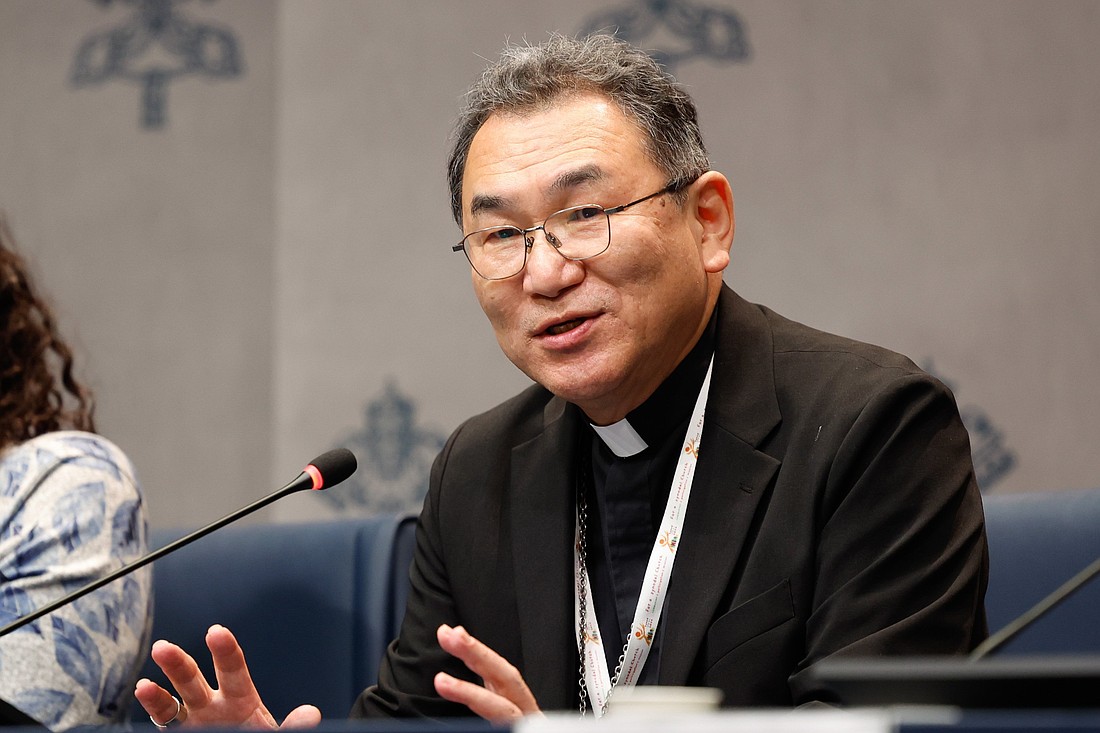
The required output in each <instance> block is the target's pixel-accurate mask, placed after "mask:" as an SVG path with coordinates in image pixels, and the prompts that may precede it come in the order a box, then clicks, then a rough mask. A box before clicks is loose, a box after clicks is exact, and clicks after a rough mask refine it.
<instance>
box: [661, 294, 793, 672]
mask: <svg viewBox="0 0 1100 733" xmlns="http://www.w3.org/2000/svg"><path fill="white" fill-rule="evenodd" d="M718 307H719V309H720V310H719V314H718V340H717V348H716V353H715V363H714V375H713V377H712V386H711V392H710V397H709V399H708V400H707V413H706V422H705V424H704V428H703V430H704V432H703V437H702V440H701V444H700V450H699V465H698V466H697V467H696V472H695V482H694V484H693V486H692V490H691V500H690V502H689V503H688V509H687V515H686V516H685V519H684V530H683V536H682V537H681V539H680V542H679V544H678V545H677V550H676V551H677V557H676V565H675V567H674V568H673V572H672V579H671V581H670V582H669V592H668V602H667V606H666V608H665V610H664V613H663V615H662V619H663V620H662V624H663V625H664V627H665V628H664V631H663V632H662V641H661V667H660V671H659V675H658V676H659V681H660V683H661V684H665V685H684V684H687V683H688V676H689V674H690V673H691V668H692V665H693V664H694V662H695V658H696V657H697V656H698V653H699V649H700V647H701V645H702V642H703V638H704V636H705V634H706V632H707V629H708V628H709V626H710V623H711V620H712V619H713V617H714V615H715V612H716V610H717V607H718V603H719V601H720V600H721V598H722V596H723V594H724V593H725V591H726V589H727V588H728V586H729V584H730V582H731V578H732V575H733V573H734V569H735V568H736V567H737V564H738V561H739V560H740V558H741V555H742V552H743V551H744V548H745V542H746V539H747V538H748V536H749V528H750V526H751V524H752V521H753V515H754V513H755V512H756V509H757V506H758V505H759V503H760V498H761V496H762V495H763V494H764V492H765V491H766V489H767V487H768V485H769V484H770V483H771V481H772V478H773V477H774V476H775V474H776V472H777V471H778V469H779V466H780V463H779V461H777V460H776V459H774V458H772V457H771V456H768V455H766V454H765V453H763V452H761V451H758V450H756V446H758V445H759V444H760V443H761V441H763V439H764V438H765V437H766V436H767V435H768V434H769V433H770V432H771V431H772V430H773V429H774V428H775V426H776V425H778V424H779V421H780V413H779V405H778V400H777V397H776V394H775V380H774V374H773V371H772V358H773V351H772V341H771V331H770V329H769V328H768V325H767V323H766V322H765V319H764V316H763V314H762V313H761V312H760V311H759V309H757V308H756V307H754V306H752V305H750V304H748V303H746V302H745V301H743V300H742V299H741V298H740V297H739V296H737V295H736V294H735V293H734V292H733V291H732V290H729V289H728V288H724V289H723V292H722V295H721V297H720V299H719V305H718Z"/></svg>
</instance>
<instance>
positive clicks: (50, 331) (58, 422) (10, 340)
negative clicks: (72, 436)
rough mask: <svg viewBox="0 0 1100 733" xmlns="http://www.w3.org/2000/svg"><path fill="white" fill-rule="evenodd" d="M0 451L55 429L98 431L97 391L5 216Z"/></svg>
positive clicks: (0, 259) (1, 222)
mask: <svg viewBox="0 0 1100 733" xmlns="http://www.w3.org/2000/svg"><path fill="white" fill-rule="evenodd" d="M0 354H2V355H3V356H2V361H0V450H2V449H4V448H7V447H8V446H10V445H14V444H16V443H22V442H23V441H26V440H29V439H31V438H33V437H35V436H38V435H42V434H43V433H49V432H52V431H55V430H64V429H76V430H87V431H89V432H94V431H95V423H94V420H93V412H94V410H95V403H94V400H93V398H92V393H91V392H90V391H89V390H88V389H87V388H86V387H85V386H83V385H82V384H80V382H78V381H77V380H76V379H75V378H74V377H73V355H72V351H71V350H70V349H69V347H68V345H67V344H66V343H65V342H64V341H63V340H62V339H61V336H60V335H59V334H58V332H57V327H56V325H55V322H54V317H53V313H52V312H51V310H50V308H49V306H48V305H47V304H46V302H45V301H44V300H43V299H42V298H41V297H40V296H39V294H38V293H37V292H36V290H35V287H34V285H33V284H32V283H31V280H30V277H29V274H28V272H27V267H26V264H25V262H24V260H23V258H22V257H21V256H20V255H19V254H18V253H17V252H16V251H15V248H14V240H13V238H12V235H11V231H10V230H9V229H8V225H7V222H6V221H5V219H4V217H3V215H2V214H0Z"/></svg>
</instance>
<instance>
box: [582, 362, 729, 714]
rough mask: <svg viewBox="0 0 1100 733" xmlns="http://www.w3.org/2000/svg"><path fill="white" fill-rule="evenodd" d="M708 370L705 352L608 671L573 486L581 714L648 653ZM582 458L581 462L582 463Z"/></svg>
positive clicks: (600, 707)
mask: <svg viewBox="0 0 1100 733" xmlns="http://www.w3.org/2000/svg"><path fill="white" fill-rule="evenodd" d="M713 369H714V357H713V356H712V357H711V360H710V366H708V367H707V375H706V377H705V378H704V379H703V386H702V387H701V388H700V389H699V396H698V398H696V400H695V409H694V411H693V412H692V414H691V421H690V422H689V423H688V430H687V434H686V435H685V436H684V447H683V450H682V451H680V457H679V460H678V461H677V462H676V473H675V475H674V476H673V478H672V488H671V490H670V491H669V495H668V502H667V503H666V504H665V513H664V517H663V518H662V519H661V526H660V529H659V530H658V532H657V538H656V539H655V540H654V542H653V550H652V551H651V552H650V554H649V564H648V565H647V566H646V571H645V578H644V580H643V581H642V591H641V594H640V595H639V597H638V607H637V609H636V610H635V611H634V621H633V623H632V624H631V626H630V631H629V632H628V633H627V637H626V644H625V645H624V646H623V652H622V655H621V656H620V657H619V662H618V664H617V665H616V667H615V674H614V676H612V675H611V674H609V672H608V669H607V657H606V656H605V655H604V649H603V643H602V642H601V641H600V634H599V624H598V623H597V621H596V609H595V606H594V605H593V603H592V584H591V582H590V581H589V578H588V565H587V555H588V552H587V550H588V547H587V526H586V525H587V522H588V500H587V497H586V493H587V492H585V491H584V490H583V488H581V487H580V483H579V485H578V492H577V529H576V542H575V543H574V549H573V559H574V567H575V569H576V582H577V587H576V592H575V593H574V604H573V610H574V619H575V621H576V624H575V627H576V630H577V650H578V652H579V654H580V672H579V676H580V682H579V685H580V711H581V715H584V714H585V712H586V710H587V707H588V700H589V699H591V700H592V710H593V712H594V713H595V715H596V717H597V718H599V717H602V716H603V714H604V712H605V711H606V709H607V704H608V702H609V701H610V700H611V693H612V692H613V691H614V690H615V688H616V687H621V686H627V687H632V686H633V685H635V684H636V683H637V681H638V676H639V675H640V674H641V671H642V667H643V666H644V665H645V662H646V659H647V658H648V657H649V647H650V644H651V643H652V642H653V637H654V635H655V634H656V632H657V623H658V622H659V621H660V618H661V611H662V609H663V608H664V603H665V591H666V590H667V589H668V582H669V578H670V577H671V575H672V565H673V563H674V562H675V561H676V547H677V545H678V544H679V542H680V538H681V535H682V531H683V526H684V515H685V513H686V512H687V504H688V498H689V496H690V494H691V484H692V482H693V480H694V479H695V465H696V463H698V460H699V444H700V439H701V438H702V435H703V416H704V412H705V408H706V404H707V395H708V394H709V393H710V376H711V372H712V371H713ZM582 463H583V462H582Z"/></svg>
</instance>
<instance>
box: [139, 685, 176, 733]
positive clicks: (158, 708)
mask: <svg viewBox="0 0 1100 733" xmlns="http://www.w3.org/2000/svg"><path fill="white" fill-rule="evenodd" d="M134 697H136V698H137V701H138V702H139V703H141V706H142V707H143V708H145V712H146V713H148V714H149V717H150V718H152V719H153V720H155V721H156V722H157V723H160V724H161V725H164V724H165V723H167V722H168V721H169V720H172V719H173V718H174V717H175V716H176V712H177V708H176V698H174V697H172V694H171V693H170V692H168V690H166V689H164V688H163V687H161V686H160V685H158V684H157V683H155V682H153V681H152V680H149V679H140V680H138V682H137V686H136V687H135V688H134Z"/></svg>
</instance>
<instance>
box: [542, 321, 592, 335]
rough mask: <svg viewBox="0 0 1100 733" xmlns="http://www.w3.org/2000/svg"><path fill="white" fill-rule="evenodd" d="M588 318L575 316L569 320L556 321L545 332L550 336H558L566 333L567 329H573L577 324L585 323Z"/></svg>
mask: <svg viewBox="0 0 1100 733" xmlns="http://www.w3.org/2000/svg"><path fill="white" fill-rule="evenodd" d="M586 320H588V319H587V318H574V319H572V320H569V321H562V322H561V323H555V324H554V325H553V326H550V327H549V328H547V329H546V330H545V331H543V333H545V334H547V335H549V336H557V335H558V334H562V333H565V332H566V331H572V330H573V329H574V328H576V327H577V326H579V325H581V324H582V323H584V322H585V321H586Z"/></svg>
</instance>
